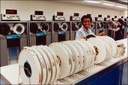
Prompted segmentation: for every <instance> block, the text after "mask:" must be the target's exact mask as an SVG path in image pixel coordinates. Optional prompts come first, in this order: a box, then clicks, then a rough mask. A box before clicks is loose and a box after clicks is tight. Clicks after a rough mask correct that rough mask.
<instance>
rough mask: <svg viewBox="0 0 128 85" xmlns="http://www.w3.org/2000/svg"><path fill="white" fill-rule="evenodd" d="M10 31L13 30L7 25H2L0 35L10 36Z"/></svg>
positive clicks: (0, 25)
mask: <svg viewBox="0 0 128 85" xmlns="http://www.w3.org/2000/svg"><path fill="white" fill-rule="evenodd" d="M10 30H11V29H10V26H9V25H8V24H5V23H3V24H0V34H1V35H4V36H6V35H8V34H9V33H10Z"/></svg>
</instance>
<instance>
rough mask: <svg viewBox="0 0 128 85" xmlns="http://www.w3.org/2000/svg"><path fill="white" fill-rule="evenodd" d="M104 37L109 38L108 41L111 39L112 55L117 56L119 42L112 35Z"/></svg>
mask: <svg viewBox="0 0 128 85" xmlns="http://www.w3.org/2000/svg"><path fill="white" fill-rule="evenodd" d="M104 37H105V38H106V39H107V41H109V44H110V45H111V52H112V55H111V56H112V57H115V55H116V53H117V43H116V42H115V40H114V39H112V38H111V37H108V36H104Z"/></svg>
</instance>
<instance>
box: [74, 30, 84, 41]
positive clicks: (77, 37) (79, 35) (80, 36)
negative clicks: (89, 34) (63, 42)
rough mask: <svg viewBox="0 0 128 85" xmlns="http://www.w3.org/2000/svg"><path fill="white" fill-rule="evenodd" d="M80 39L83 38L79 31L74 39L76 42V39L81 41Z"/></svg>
mask: <svg viewBox="0 0 128 85" xmlns="http://www.w3.org/2000/svg"><path fill="white" fill-rule="evenodd" d="M81 38H83V35H82V33H81V32H80V31H77V33H76V38H75V39H76V40H77V39H81Z"/></svg>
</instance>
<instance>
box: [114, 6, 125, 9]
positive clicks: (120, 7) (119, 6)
mask: <svg viewBox="0 0 128 85" xmlns="http://www.w3.org/2000/svg"><path fill="white" fill-rule="evenodd" d="M115 7H118V8H124V9H127V7H125V6H115Z"/></svg>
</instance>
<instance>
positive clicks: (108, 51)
mask: <svg viewBox="0 0 128 85" xmlns="http://www.w3.org/2000/svg"><path fill="white" fill-rule="evenodd" d="M96 37H97V38H99V39H101V40H102V41H103V42H104V44H105V48H106V52H107V55H106V59H109V58H111V57H112V51H111V50H112V48H111V44H110V43H109V41H108V40H107V39H106V38H105V37H104V36H102V37H101V36H96ZM106 59H105V60H106Z"/></svg>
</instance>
